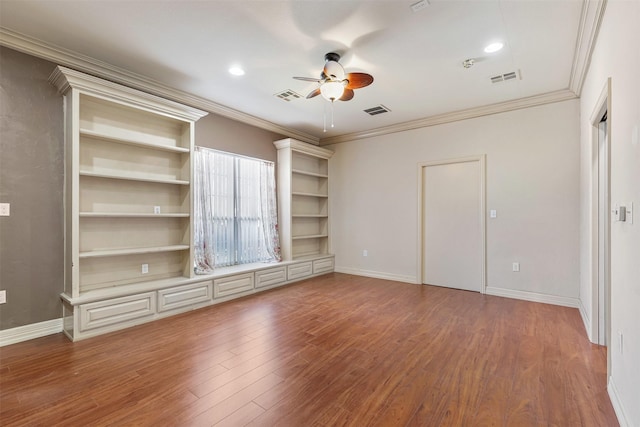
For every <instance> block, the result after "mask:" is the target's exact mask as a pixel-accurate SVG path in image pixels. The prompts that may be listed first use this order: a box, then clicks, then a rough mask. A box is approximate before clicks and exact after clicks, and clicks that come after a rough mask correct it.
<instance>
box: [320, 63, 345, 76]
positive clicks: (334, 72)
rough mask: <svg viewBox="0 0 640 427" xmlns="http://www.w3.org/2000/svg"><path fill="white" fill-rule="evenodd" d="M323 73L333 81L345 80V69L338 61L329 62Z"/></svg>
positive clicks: (325, 65)
mask: <svg viewBox="0 0 640 427" xmlns="http://www.w3.org/2000/svg"><path fill="white" fill-rule="evenodd" d="M322 72H323V73H324V74H325V75H326V76H328V77H329V78H330V79H331V80H343V79H344V68H342V65H340V63H339V62H337V61H327V62H325V64H324V70H322Z"/></svg>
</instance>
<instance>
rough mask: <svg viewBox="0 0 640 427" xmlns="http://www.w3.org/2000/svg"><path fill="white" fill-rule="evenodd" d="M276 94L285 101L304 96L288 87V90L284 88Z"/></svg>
mask: <svg viewBox="0 0 640 427" xmlns="http://www.w3.org/2000/svg"><path fill="white" fill-rule="evenodd" d="M274 96H277V97H278V98H280V99H282V100H283V101H287V102H290V101H293V100H294V99H299V98H302V95H300V94H299V93H296V92H294V91H292V90H291V89H287V90H283V91H282V92H278V93H276V94H275V95H274Z"/></svg>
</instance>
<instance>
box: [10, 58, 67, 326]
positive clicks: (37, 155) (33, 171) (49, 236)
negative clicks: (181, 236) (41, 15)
mask: <svg viewBox="0 0 640 427" xmlns="http://www.w3.org/2000/svg"><path fill="white" fill-rule="evenodd" d="M54 68H55V64H52V63H51V62H48V61H43V60H40V59H36V58H34V57H31V56H29V55H25V54H22V53H18V52H16V51H13V50H10V49H7V48H0V202H2V203H11V216H9V217H0V289H4V290H6V291H7V303H6V304H3V305H0V329H11V328H14V327H16V326H23V325H28V324H31V323H37V322H43V321H46V320H51V319H56V318H59V317H61V315H62V307H61V305H60V298H59V295H60V293H61V292H62V289H63V280H64V279H63V277H64V274H63V273H64V272H63V247H64V240H63V204H62V193H63V181H64V172H63V165H64V158H63V153H64V146H63V111H62V98H61V97H60V96H58V94H57V92H56V89H55V87H53V86H52V85H51V84H49V82H48V78H49V75H50V74H51V71H52V70H53V69H54Z"/></svg>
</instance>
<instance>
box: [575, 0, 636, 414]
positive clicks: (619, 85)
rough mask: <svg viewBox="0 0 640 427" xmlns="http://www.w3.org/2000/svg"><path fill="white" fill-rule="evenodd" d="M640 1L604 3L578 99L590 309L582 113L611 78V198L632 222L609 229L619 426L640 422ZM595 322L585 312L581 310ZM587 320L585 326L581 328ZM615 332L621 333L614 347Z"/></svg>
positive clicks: (586, 131)
mask: <svg viewBox="0 0 640 427" xmlns="http://www.w3.org/2000/svg"><path fill="white" fill-rule="evenodd" d="M639 22H640V2H638V1H616V0H613V1H612V0H609V2H608V4H607V8H606V11H605V15H604V19H603V22H602V26H601V29H600V33H599V35H598V40H597V44H596V48H595V50H594V53H593V57H592V60H591V65H590V68H589V72H588V74H587V78H586V81H585V84H584V87H583V90H582V94H581V99H580V110H581V119H580V129H581V152H582V155H581V170H582V171H581V194H582V198H581V210H582V213H583V214H582V220H581V234H582V244H581V277H582V280H581V284H580V298H581V300H582V303H583V306H584V307H585V308H587V310H590V308H591V298H590V295H591V291H592V288H591V286H592V277H591V262H590V250H591V248H590V246H589V242H590V240H591V226H590V222H589V221H590V220H589V212H590V206H591V197H590V195H591V191H592V189H591V179H592V177H591V132H590V123H589V117H590V115H591V113H592V111H593V109H594V108H595V105H596V102H597V100H598V97H599V95H600V92H601V90H602V88H603V87H604V85H605V83H606V80H607V78H608V77H611V88H612V89H611V90H612V95H611V103H612V106H611V111H610V118H611V119H610V120H611V121H610V123H611V141H610V144H611V201H612V203H626V202H629V201H633V204H634V208H635V212H634V213H635V215H634V217H635V218H634V224H633V225H631V224H625V223H615V222H614V223H612V226H611V330H612V332H613V333H612V338H613V343H612V346H611V378H610V382H609V394H610V396H611V400H612V402H613V404H614V408H616V412H617V414H618V418H619V419H620V421H621V424H623V425H624V424H625V423H626V424H627V425H630V426H640V135H639V133H640V131H639V128H640V71H639V70H640V25H638V23H639ZM588 315H589V318H590V319H591V320H595V319H593V318H594V315H593V313H591V312H589V313H588ZM589 326H590V325H587V327H589ZM618 331H620V332H622V333H623V334H624V349H623V352H622V353H621V352H620V349H619V343H618Z"/></svg>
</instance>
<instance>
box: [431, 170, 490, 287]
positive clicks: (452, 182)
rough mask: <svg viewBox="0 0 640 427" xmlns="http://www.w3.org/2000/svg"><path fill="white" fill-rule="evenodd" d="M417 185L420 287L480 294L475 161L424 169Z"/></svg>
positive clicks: (478, 181)
mask: <svg viewBox="0 0 640 427" xmlns="http://www.w3.org/2000/svg"><path fill="white" fill-rule="evenodd" d="M422 180H423V181H422V190H423V200H422V203H423V209H422V212H423V239H422V245H423V248H422V256H423V258H424V259H423V263H422V268H423V271H422V282H423V283H425V284H429V285H437V286H446V287H449V288H456V289H465V290H470V291H477V292H480V291H481V286H482V228H481V218H482V216H481V214H482V213H481V208H482V206H481V202H480V201H481V194H482V193H481V176H480V161H467V162H460V163H447V164H438V165H433V166H425V167H423V172H422Z"/></svg>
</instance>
